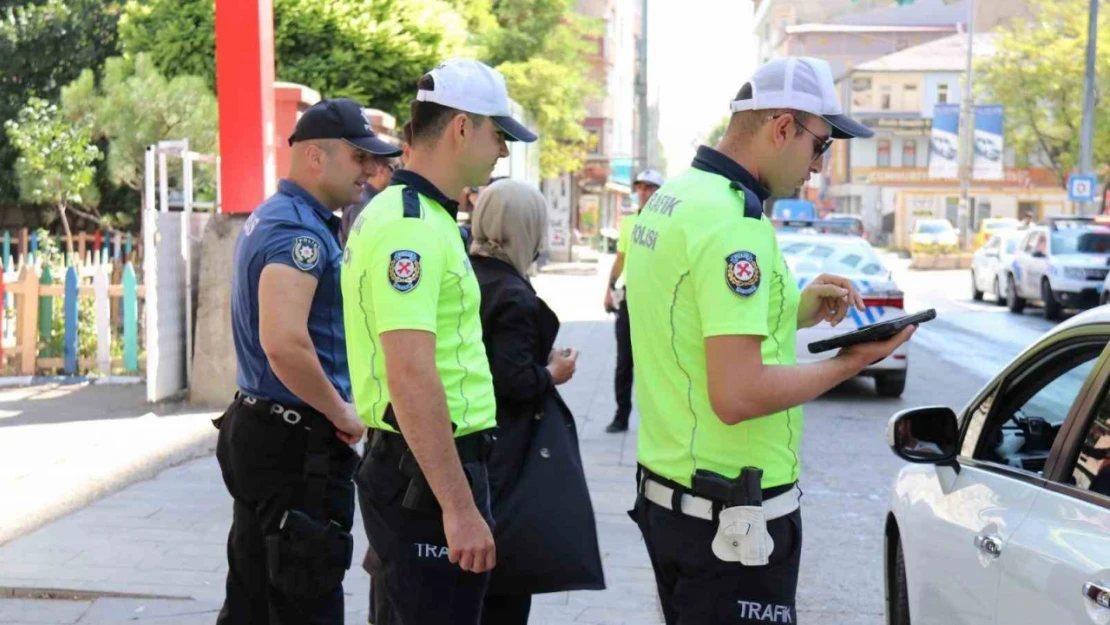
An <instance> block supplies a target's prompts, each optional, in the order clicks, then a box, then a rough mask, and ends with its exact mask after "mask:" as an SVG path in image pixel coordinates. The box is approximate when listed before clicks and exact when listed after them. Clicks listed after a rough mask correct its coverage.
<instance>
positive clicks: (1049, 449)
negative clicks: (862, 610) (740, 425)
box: [885, 307, 1110, 625]
mask: <svg viewBox="0 0 1110 625" xmlns="http://www.w3.org/2000/svg"><path fill="white" fill-rule="evenodd" d="M1108 344H1110V307H1099V308H1096V309H1095V310H1091V311H1087V312H1085V313H1082V314H1080V315H1077V316H1076V317H1074V318H1073V319H1071V320H1069V321H1067V322H1065V323H1063V324H1061V325H1060V326H1057V327H1056V328H1054V329H1053V330H1051V331H1049V332H1048V333H1047V334H1046V335H1045V336H1044V337H1042V338H1041V339H1040V340H1039V341H1038V342H1036V343H1035V344H1034V345H1033V346H1032V347H1030V348H1028V349H1026V350H1025V352H1023V353H1022V354H1020V355H1019V356H1018V357H1017V358H1015V359H1014V360H1013V362H1011V363H1010V364H1009V365H1008V366H1007V367H1006V368H1005V369H1004V370H1003V371H1002V372H1001V373H1000V374H999V375H998V376H997V377H996V378H995V379H994V380H992V381H991V382H989V383H988V384H987V385H986V386H985V387H984V388H983V390H981V391H980V392H979V393H978V395H976V396H975V397H974V398H973V399H972V400H971V401H970V403H968V404H967V405H966V407H964V409H963V410H962V412H960V416H959V417H957V415H956V413H955V412H953V411H952V409H950V408H948V407H944V406H939V407H938V406H933V407H925V408H915V409H911V410H905V411H903V412H900V413H898V414H896V415H894V417H893V418H892V419H891V420H890V423H889V425H888V429H887V439H888V443H889V444H890V446H891V449H892V450H893V451H894V453H895V454H896V455H897V456H899V457H900V458H902V459H903V460H906V461H908V462H909V463H911V464H908V465H906V466H905V467H903V468H902V470H901V471H900V472H899V473H898V475H897V477H895V479H894V487H893V490H892V492H891V496H890V506H889V511H888V514H887V518H886V529H885V538H886V540H885V545H886V549H885V552H886V558H885V572H886V588H887V592H886V596H887V616H888V618H887V623H889V624H890V625H908V624H909V623H913V625H952V624H954V623H961V624H964V625H987V624H991V625H994V624H999V623H1036V624H1042V623H1043V624H1048V623H1052V624H1053V625H1055V624H1057V623H1061V624H1062V623H1069V624H1073V625H1080V624H1101V625H1105V624H1106V623H1110V394H1108V391H1110V348H1108V347H1107V345H1108Z"/></svg>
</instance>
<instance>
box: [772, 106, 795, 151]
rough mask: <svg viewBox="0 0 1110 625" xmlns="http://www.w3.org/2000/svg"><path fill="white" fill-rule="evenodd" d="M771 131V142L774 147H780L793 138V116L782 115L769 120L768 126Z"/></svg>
mask: <svg viewBox="0 0 1110 625" xmlns="http://www.w3.org/2000/svg"><path fill="white" fill-rule="evenodd" d="M768 126H769V127H770V129H771V142H772V143H773V144H774V146H775V147H782V146H783V145H786V142H787V141H788V140H789V139H790V138H792V137H793V136H794V116H793V115H792V114H790V113H783V114H782V115H779V116H778V117H776V118H774V119H772V120H771V123H770V124H768Z"/></svg>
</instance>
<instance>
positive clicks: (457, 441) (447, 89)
mask: <svg viewBox="0 0 1110 625" xmlns="http://www.w3.org/2000/svg"><path fill="white" fill-rule="evenodd" d="M417 88H418V91H417V94H416V101H415V102H413V104H412V116H411V117H412V122H411V123H412V138H411V150H410V154H409V159H408V162H407V164H406V168H405V169H404V170H400V171H397V172H395V173H394V175H393V185H392V186H390V187H389V188H388V189H386V190H385V191H384V192H382V193H381V194H379V195H378V196H377V197H375V198H374V200H373V201H371V202H370V204H369V205H368V206H367V207H366V209H365V210H363V212H362V214H361V215H360V216H359V218H358V220H356V221H355V226H354V229H353V230H352V232H351V235H350V238H349V239H348V241H347V248H346V250H345V258H344V266H343V278H342V284H343V294H344V303H345V307H346V308H345V320H346V325H347V345H348V349H349V351H350V354H351V376H352V381H353V385H354V391H355V401H356V403H357V406H358V413H359V416H360V417H361V418H362V420H363V421H364V422H365V423H366V424H367V425H368V426H369V427H370V428H371V435H370V437H369V440H368V443H367V450H366V453H365V455H364V457H363V461H362V464H361V466H360V467H359V469H358V473H357V475H356V477H355V481H356V484H357V485H358V490H359V504H360V508H361V509H362V514H363V520H364V522H365V525H366V533H367V535H368V536H369V539H370V546H371V547H372V549H373V551H374V555H376V556H377V559H378V562H376V563H371V568H372V569H375V570H374V571H373V572H372V573H371V575H372V576H374V577H375V581H374V592H375V597H374V601H373V604H374V612H375V614H373V615H372V617H373V618H372V620H373V622H374V623H376V624H377V625H392V624H396V623H405V624H407V623H443V624H453V623H458V624H463V623H465V624H467V625H476V624H477V623H478V619H479V616H480V614H481V606H482V603H483V599H484V596H485V589H486V587H487V585H488V581H489V571H490V569H492V568H493V566H494V564H495V562H496V558H495V553H494V542H493V536H492V533H491V530H490V526H491V523H492V519H491V518H490V501H489V484H488V479H487V473H486V468H485V460H486V458H487V457H488V453H489V445H490V443H491V437H490V434H491V430H492V428H494V426H495V425H496V423H497V420H496V407H495V405H494V393H493V381H492V377H491V376H490V369H489V363H488V361H487V359H486V352H485V347H484V345H483V343H482V325H481V319H480V317H479V299H480V292H479V289H478V282H477V280H476V279H475V277H474V272H473V271H472V270H471V267H470V261H469V260H468V258H467V252H466V249H465V248H464V246H463V241H462V237H461V236H460V232H459V227H458V224H457V223H456V216H457V210H458V206H457V204H456V202H455V201H453V200H452V199H451V198H455V197H458V196H459V194H460V192H461V191H462V189H463V187H466V186H477V185H481V184H483V183H485V181H486V180H487V179H488V178H489V175H490V172H491V171H492V170H493V167H494V165H495V164H496V163H497V160H498V159H500V158H502V157H505V156H508V154H509V151H508V147H507V145H506V143H505V142H506V141H509V140H518V141H535V139H536V135H535V134H533V133H532V132H530V131H529V130H528V129H526V128H525V127H524V126H522V125H521V124H520V123H518V122H517V121H515V120H513V119H512V117H511V116H510V111H509V97H508V93H507V92H506V89H505V81H504V78H503V77H502V76H501V74H499V73H498V72H496V71H495V70H493V69H491V68H490V67H488V66H486V65H484V64H482V63H479V62H477V61H473V60H463V59H455V60H450V61H447V62H445V63H442V64H441V65H439V66H438V67H436V68H435V69H434V70H432V71H431V72H429V73H428V74H426V75H425V76H424V77H423V78H421V79H420V81H419V82H418V83H417Z"/></svg>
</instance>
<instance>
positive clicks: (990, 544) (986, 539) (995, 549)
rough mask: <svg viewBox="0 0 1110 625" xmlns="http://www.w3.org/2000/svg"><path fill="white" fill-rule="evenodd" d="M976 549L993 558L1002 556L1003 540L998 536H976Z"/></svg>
mask: <svg viewBox="0 0 1110 625" xmlns="http://www.w3.org/2000/svg"><path fill="white" fill-rule="evenodd" d="M975 548H976V549H978V550H979V551H982V552H983V553H985V554H987V555H988V556H990V557H992V558H997V557H998V556H1000V555H1002V539H1001V538H999V537H998V536H976V537H975Z"/></svg>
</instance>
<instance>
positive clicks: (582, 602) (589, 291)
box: [0, 257, 661, 625]
mask: <svg viewBox="0 0 1110 625" xmlns="http://www.w3.org/2000/svg"><path fill="white" fill-rule="evenodd" d="M609 263H611V257H608V258H605V257H603V259H602V262H600V263H598V265H597V272H596V273H594V274H593V275H588V276H583V275H581V272H574V273H575V274H577V275H564V274H553V275H541V276H539V277H537V278H536V279H535V283H536V285H537V289H538V290H539V291H540V293H541V295H542V296H544V297H545V299H546V300H547V301H548V303H549V304H551V306H552V308H553V309H554V310H555V311H556V313H557V314H558V315H559V316H560V318H561V319H562V320H563V326H562V330H561V332H560V335H559V341H558V343H559V345H561V346H573V347H575V348H577V349H579V350H580V351H581V356H580V358H579V361H578V370H577V373H576V375H575V377H574V379H573V380H572V381H571V382H570V383H568V384H566V385H565V386H563V387H561V388H560V390H561V392H562V394H563V396H564V399H565V400H566V402H567V404H568V406H569V407H570V408H571V410H572V411H573V412H574V414H575V417H576V419H577V421H578V424H579V432H580V436H581V448H582V454H583V460H584V463H585V466H586V474H587V477H588V480H589V487H590V492H591V494H592V496H593V502H594V511H595V514H596V516H597V522H598V533H599V541H600V544H601V549H602V560H603V564H604V566H605V574H606V582H607V586H608V588H607V589H606V590H604V591H594V592H563V593H555V594H549V595H540V596H537V597H536V599H535V602H534V603H535V605H534V607H533V611H532V617H531V619H530V621H529V622H530V623H532V624H535V625H545V624H550V625H571V624H591V623H592V624H596V625H603V624H604V625H618V624H622V623H629V624H631V623H636V624H637V625H643V624H653V623H660V622H661V620H660V618H659V616H658V609H657V607H656V603H657V602H656V598H655V586H654V581H653V577H652V573H651V566H650V563H649V562H648V558H647V554H646V552H645V551H644V547H643V543H642V539H641V538H640V535H639V532H638V531H637V530H636V528H635V526H634V525H633V524H632V522H631V520H630V519H629V518H628V516H627V514H626V511H627V510H628V509H630V508H631V507H632V503H633V500H634V498H635V492H634V486H633V484H634V481H635V467H636V462H635V458H636V450H635V440H636V438H635V423H636V418H635V416H634V417H633V430H632V431H630V432H629V433H628V434H625V435H610V434H606V433H605V432H604V429H605V426H606V425H607V424H608V422H609V421H610V419H611V418H612V415H613V411H614V410H615V407H616V404H615V400H614V398H613V392H612V388H613V387H612V375H613V367H614V362H615V353H616V350H615V343H614V338H613V328H612V322H611V318H608V319H607V316H606V315H605V313H604V312H603V311H602V310H601V297H602V294H603V293H604V284H605V280H606V277H607V276H608V271H609ZM11 401H16V400H14V399H13V400H11ZM19 401H20V404H19V405H20V406H23V405H25V404H26V402H29V401H31V400H30V399H29V398H23V399H20V400H19ZM4 407H5V402H4V400H2V399H0V409H3V408H4ZM7 407H10V406H7ZM67 410H68V411H69V412H66V413H65V414H75V413H77V412H78V410H77V408H76V407H74V406H69V407H68V408H67ZM2 414H3V413H0V415H2ZM0 418H2V417H0ZM204 418H205V419H207V416H205V417H204ZM65 420H66V419H64V418H59V421H65ZM136 421H137V422H139V423H140V424H141V425H147V424H145V423H143V418H140V419H138V420H136ZM147 421H150V419H149V418H147ZM174 421H180V426H181V430H180V432H178V433H179V434H180V435H181V436H183V437H186V438H189V437H192V436H194V435H195V434H196V433H197V432H194V431H193V427H194V426H195V425H197V424H199V425H203V426H204V427H206V428H208V430H210V431H211V432H212V433H214V432H215V430H214V429H212V428H211V426H210V425H208V424H207V423H200V422H199V420H198V418H197V417H195V416H193V417H188V416H186V417H180V418H176V419H160V420H157V423H159V424H161V423H163V422H174ZM2 424H3V421H0V427H2ZM109 425H110V424H109ZM175 425H176V424H175ZM199 425H197V426H198V427H199ZM38 427H49V426H38ZM59 427H66V428H68V427H71V426H70V425H64V426H59ZM98 427H105V424H104V423H103V422H101V423H100V424H99V426H98ZM200 429H203V428H200ZM148 430H149V431H145V432H144V431H143V430H141V429H140V428H137V427H132V428H129V429H127V430H123V429H114V428H109V429H106V431H105V432H103V433H102V434H101V435H100V436H98V441H97V442H96V443H95V444H94V445H92V446H91V448H89V449H87V450H86V453H85V454H84V461H85V462H89V461H91V460H93V459H95V460H96V461H98V462H102V463H103V461H104V460H105V458H104V457H102V456H111V455H114V454H118V453H121V452H122V449H121V448H125V447H126V446H128V445H134V444H135V442H136V441H145V440H147V439H148V438H149V437H150V436H152V435H154V434H155V433H156V432H155V430H154V429H153V426H149V425H148ZM157 433H158V434H159V435H170V433H169V432H168V431H167V430H166V429H165V428H164V427H162V428H160V429H158V430H157ZM86 435H91V432H86ZM205 435H206V436H208V437H210V434H207V433H205ZM117 436H122V437H125V438H126V440H123V441H119V442H118V443H116V444H114V445H113V446H112V447H105V445H107V444H108V442H109V441H113V440H117V438H116V437H117ZM6 438H7V437H2V438H0V440H5V445H7V444H9V443H7V441H6ZM206 440H207V439H206ZM76 447H77V446H76V445H74V446H69V447H68V449H69V450H70V451H75V448H76ZM14 449H15V447H13V448H12V451H14ZM70 464H72V463H70ZM67 468H68V469H69V470H68V471H65V470H61V473H62V474H69V473H72V475H81V474H82V472H79V471H77V469H76V468H74V467H72V466H67ZM71 477H72V476H71ZM25 497H26V496H25ZM40 501H41V500H40ZM23 508H24V510H25V512H24V513H26V508H27V506H26V505H24V506H23ZM230 523H231V500H230V498H229V496H228V495H227V492H226V491H225V489H224V485H223V482H222V480H221V477H220V471H219V467H218V466H217V463H216V459H215V457H214V456H212V455H208V456H206V457H203V458H199V459H195V460H192V461H189V462H186V463H185V464H182V465H180V466H177V467H174V468H172V469H168V470H166V471H163V472H162V473H161V474H159V475H158V476H157V477H155V478H154V479H151V480H149V481H145V482H140V483H137V484H134V485H132V486H130V487H128V488H126V489H124V490H122V491H120V492H116V493H114V494H111V495H108V496H106V497H103V498H101V499H99V500H98V501H96V502H95V503H93V504H92V505H90V506H88V507H87V508H84V509H82V510H79V511H77V512H74V513H72V514H70V515H68V516H66V517H64V518H61V519H59V520H56V521H54V522H52V523H49V524H48V525H46V526H44V527H42V528H40V529H38V530H37V531H35V532H33V533H31V534H29V535H26V536H23V537H21V538H18V539H16V540H13V541H11V542H9V543H7V544H6V545H3V546H0V623H3V624H31V623H36V624H59V625H60V624H66V625H69V624H74V623H80V624H81V625H89V624H98V625H99V624H109V623H111V624H115V623H129V622H151V623H173V624H174V625H192V624H200V623H213V622H214V621H215V617H216V614H217V613H218V611H219V608H220V605H221V603H222V599H223V594H224V591H223V584H224V580H225V577H226V574H227V560H226V553H225V549H226V540H227V531H228V528H229V527H230ZM355 540H356V544H355V554H356V558H355V564H354V565H353V566H352V568H351V570H350V571H348V573H347V577H346V579H345V581H344V590H345V592H346V594H347V623H350V624H362V623H366V621H367V593H368V589H369V578H368V576H367V575H366V573H365V572H364V571H362V569H361V568H360V567H359V562H360V560H361V554H362V553H363V552H364V551H365V548H366V539H365V536H364V534H363V531H362V526H361V520H360V519H359V517H357V516H356V523H355ZM5 597H6V598H5Z"/></svg>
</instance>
